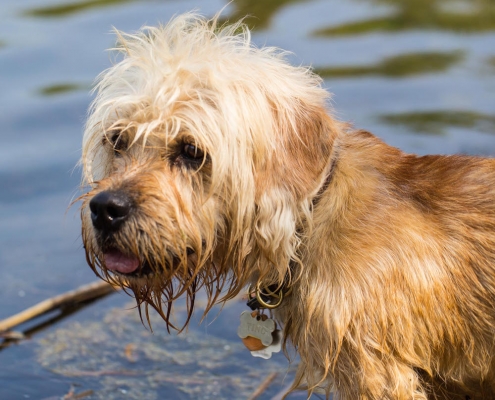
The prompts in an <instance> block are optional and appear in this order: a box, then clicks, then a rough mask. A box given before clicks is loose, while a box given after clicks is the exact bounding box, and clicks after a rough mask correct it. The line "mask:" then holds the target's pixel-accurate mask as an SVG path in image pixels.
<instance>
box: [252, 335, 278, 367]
mask: <svg viewBox="0 0 495 400" xmlns="http://www.w3.org/2000/svg"><path fill="white" fill-rule="evenodd" d="M272 336H273V343H272V344H271V345H270V346H268V347H265V348H264V349H261V350H257V351H251V355H252V356H253V357H261V358H264V359H265V360H268V359H269V358H271V357H272V354H273V353H278V352H279V351H280V350H281V349H282V338H283V335H282V331H281V330H280V329H276V330H275V331H274V332H273V334H272Z"/></svg>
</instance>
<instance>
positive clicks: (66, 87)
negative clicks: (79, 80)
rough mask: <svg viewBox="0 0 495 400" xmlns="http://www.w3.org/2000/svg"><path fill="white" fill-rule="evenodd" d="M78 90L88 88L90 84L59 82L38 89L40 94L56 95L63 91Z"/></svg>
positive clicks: (87, 89)
mask: <svg viewBox="0 0 495 400" xmlns="http://www.w3.org/2000/svg"><path fill="white" fill-rule="evenodd" d="M80 90H86V91H89V90H90V85H79V84H76V83H59V84H55V85H50V86H45V87H43V88H41V89H39V90H38V94H40V95H41V96H56V95H60V94H65V93H71V92H77V91H80Z"/></svg>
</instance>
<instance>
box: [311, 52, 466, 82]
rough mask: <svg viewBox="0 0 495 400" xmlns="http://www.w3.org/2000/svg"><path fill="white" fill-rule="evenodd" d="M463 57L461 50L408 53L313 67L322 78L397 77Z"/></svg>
mask: <svg viewBox="0 0 495 400" xmlns="http://www.w3.org/2000/svg"><path fill="white" fill-rule="evenodd" d="M463 58H464V56H463V53H462V52H461V51H454V52H449V53H439V52H425V53H408V54H401V55H398V56H394V57H390V58H386V59H384V60H383V61H381V62H380V63H378V64H375V65H364V66H352V65H350V66H342V67H322V68H315V72H316V73H317V74H319V75H320V76H322V77H324V78H345V77H349V78H350V77H360V76H367V75H382V76H388V77H396V78H397V77H404V76H409V75H419V74H425V73H433V72H441V71H445V70H447V69H448V68H450V67H452V66H453V65H454V64H456V63H458V62H459V61H461V60H462V59H463Z"/></svg>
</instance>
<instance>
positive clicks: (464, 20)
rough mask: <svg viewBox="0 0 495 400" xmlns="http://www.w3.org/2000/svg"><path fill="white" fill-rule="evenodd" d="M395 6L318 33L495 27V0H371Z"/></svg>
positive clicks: (351, 33) (352, 33) (468, 30)
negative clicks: (382, 14)
mask: <svg viewBox="0 0 495 400" xmlns="http://www.w3.org/2000/svg"><path fill="white" fill-rule="evenodd" d="M370 1H372V2H374V3H377V4H386V5H391V6H392V7H393V11H392V13H391V14H390V15H388V16H385V17H378V18H370V19H366V20H361V21H357V22H350V23H346V24H342V25H337V26H330V27H327V28H323V29H319V30H317V31H315V32H314V33H315V35H318V36H331V35H355V34H363V33H369V32H376V31H384V32H387V31H388V32H396V31H405V30H412V29H421V30H426V29H428V30H431V29H435V30H446V31H453V32H461V33H474V32H486V31H492V30H495V0H477V1H470V0H460V1H458V0H370Z"/></svg>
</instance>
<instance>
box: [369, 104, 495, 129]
mask: <svg viewBox="0 0 495 400" xmlns="http://www.w3.org/2000/svg"><path fill="white" fill-rule="evenodd" d="M379 119H380V120H381V121H382V122H384V123H386V124H390V125H398V126H403V127H405V128H406V129H408V130H411V131H414V132H418V133H425V134H431V135H441V134H444V133H445V132H446V130H447V129H448V128H469V129H474V130H478V131H481V132H488V133H495V116H494V115H487V114H482V113H479V112H475V111H466V110H457V111H455V110H452V111H425V112H407V113H399V114H387V115H382V116H380V117H379Z"/></svg>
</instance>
